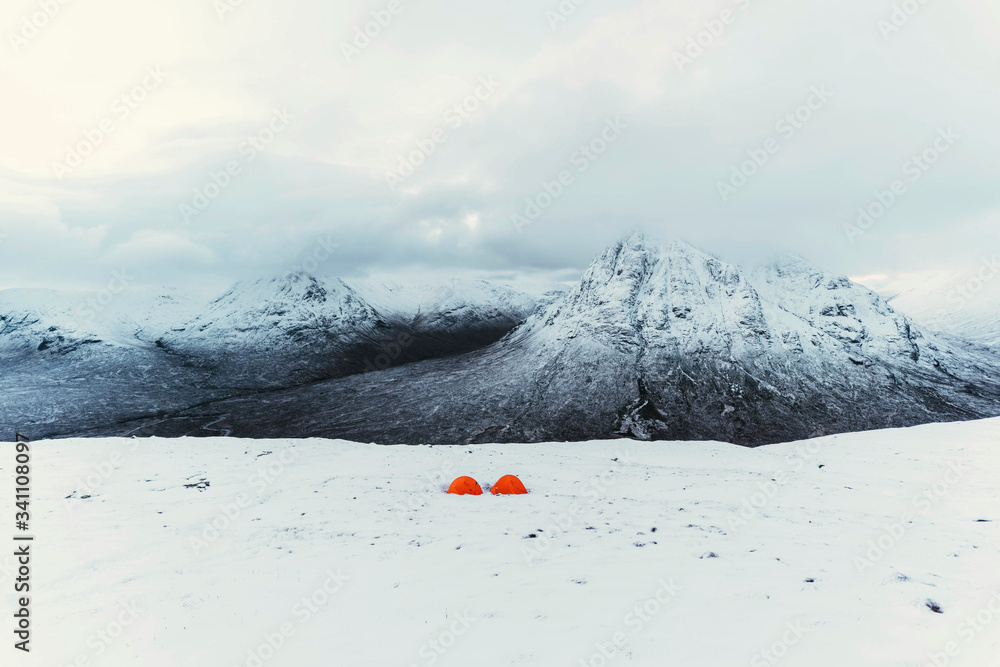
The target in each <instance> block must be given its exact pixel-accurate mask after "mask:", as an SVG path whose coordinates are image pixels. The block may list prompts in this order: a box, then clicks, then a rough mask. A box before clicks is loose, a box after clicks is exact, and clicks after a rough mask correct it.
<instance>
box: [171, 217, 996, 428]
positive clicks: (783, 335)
mask: <svg viewBox="0 0 1000 667" xmlns="http://www.w3.org/2000/svg"><path fill="white" fill-rule="evenodd" d="M216 414H219V415H225V416H227V417H228V418H230V419H231V420H233V421H234V423H235V424H236V427H235V429H234V433H235V434H237V435H253V436H276V435H296V436H314V435H315V436H335V437H344V438H349V439H355V440H362V441H374V442H383V443H397V442H400V443H415V442H431V443H456V442H458V443H464V442H492V441H495V442H516V441H525V442H538V441H546V440H582V439H588V438H601V437H617V436H631V437H637V438H641V439H712V440H724V441H729V442H734V443H740V444H748V445H756V444H763V443H768V442H777V441H782V440H793V439H796V438H804V437H809V436H815V435H822V434H829V433H837V432H844V431H856V430H866V429H874V428H883V427H895V426H905V425H912V424H918V423H924V422H932V421H949V420H959V419H970V418H976V417H984V416H995V415H997V414H1000V365H998V362H997V360H996V358H995V357H993V356H991V355H986V354H981V353H977V352H976V351H975V350H973V349H972V348H971V347H966V346H963V345H960V344H958V343H955V342H954V341H950V340H945V339H941V338H938V337H936V336H934V335H931V334H928V333H926V332H922V331H921V330H920V329H919V328H918V327H916V326H915V325H914V324H913V322H912V321H911V320H909V319H908V318H907V317H906V316H904V315H902V314H900V313H897V312H896V311H895V310H894V309H893V308H892V307H891V306H890V305H889V304H888V303H887V302H886V301H885V300H884V299H882V298H881V297H879V296H878V295H877V294H875V293H874V292H872V291H871V290H869V289H867V288H865V287H862V286H860V285H857V284H854V283H852V282H851V281H850V280H848V279H847V278H845V277H843V276H838V275H835V274H829V273H826V272H824V271H821V270H819V269H816V268H813V267H810V266H809V265H808V264H806V263H805V262H804V261H803V260H801V259H799V258H787V259H786V260H784V261H782V262H779V263H776V264H773V265H770V266H764V267H760V268H757V269H753V270H750V271H745V270H742V269H740V268H738V267H736V266H734V265H730V264H726V263H724V262H722V261H720V260H719V259H717V258H715V257H712V256H710V255H708V254H706V253H703V252H701V251H699V250H697V249H695V248H693V247H691V246H689V245H686V244H683V243H673V244H670V245H666V246H664V245H660V244H657V243H653V242H650V241H648V240H646V239H645V238H644V237H642V236H641V235H633V236H631V237H629V238H627V239H625V240H623V241H621V242H619V243H617V244H615V245H613V246H612V247H610V248H608V249H607V250H606V251H605V252H604V253H603V254H602V255H601V256H600V257H598V258H597V259H596V260H595V261H594V263H593V264H592V265H591V267H590V268H589V269H588V271H587V272H586V274H585V275H584V276H583V278H582V279H581V281H580V283H579V285H578V286H577V287H576V288H575V289H573V290H571V291H570V292H568V293H567V294H565V295H564V296H563V297H562V298H561V299H559V300H557V301H555V302H554V303H551V304H550V305H548V306H547V307H545V308H544V309H542V310H540V311H538V312H536V313H534V314H533V315H532V316H531V317H529V318H528V320H527V321H526V322H525V323H524V324H522V325H521V326H519V327H518V328H517V329H515V330H514V331H512V332H511V333H509V334H508V335H507V336H505V337H504V338H503V339H502V340H500V341H498V342H497V343H495V344H493V345H491V346H488V347H485V348H482V349H480V350H477V351H475V352H472V353H469V354H467V355H462V356H458V357H451V358H447V359H435V360H430V361H426V362H422V363H419V364H414V365H410V366H405V367H399V368H391V369H388V370H386V371H383V372H381V373H376V374H367V375H361V376H353V377H348V378H343V379H339V380H334V381H329V382H322V383H317V384H314V385H310V386H308V387H301V388H297V389H292V390H287V391H282V392H276V393H273V394H270V395H269V396H268V399H267V402H266V404H263V405H258V404H257V403H255V402H254V401H252V400H233V401H226V402H221V403H212V404H209V405H205V406H202V407H200V408H198V409H197V410H193V411H190V412H189V413H186V414H185V415H181V416H179V418H178V419H177V420H175V422H173V423H172V424H165V425H162V426H161V427H160V428H161V429H163V430H161V431H160V432H164V433H179V432H187V431H188V430H189V427H190V424H191V422H198V421H200V420H203V419H205V418H207V417H209V416H212V415H216Z"/></svg>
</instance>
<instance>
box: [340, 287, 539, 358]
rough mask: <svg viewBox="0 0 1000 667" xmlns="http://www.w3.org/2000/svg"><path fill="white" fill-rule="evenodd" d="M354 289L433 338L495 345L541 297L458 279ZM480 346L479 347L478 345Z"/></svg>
mask: <svg viewBox="0 0 1000 667" xmlns="http://www.w3.org/2000/svg"><path fill="white" fill-rule="evenodd" d="M354 285H355V288H356V289H357V290H358V291H359V292H361V293H362V294H364V295H365V297H366V298H367V299H368V300H369V301H370V302H372V303H377V304H379V308H380V310H381V312H383V313H385V314H386V315H387V316H388V317H390V318H392V319H394V320H396V321H401V322H405V323H406V324H407V326H409V327H412V329H413V331H414V332H415V333H417V334H421V335H425V336H431V337H442V338H448V337H454V336H455V335H456V334H461V335H472V336H473V337H475V338H476V339H478V341H480V342H482V343H483V344H486V343H492V342H494V341H495V340H497V339H499V338H501V337H502V336H503V335H504V334H506V333H507V332H508V331H510V330H511V329H513V328H514V327H515V326H517V325H518V324H520V323H521V322H523V321H524V320H525V319H526V318H527V317H528V316H529V315H530V314H531V313H532V312H533V311H534V310H535V308H536V307H537V306H538V303H539V301H538V299H536V298H534V297H532V296H531V295H529V294H526V293H524V292H519V291H517V290H515V289H512V288H510V287H506V286H504V285H499V284H496V283H491V282H487V281H485V280H459V279H454V280H451V281H449V282H447V283H445V284H438V285H434V284H423V285H420V284H406V285H401V284H399V283H383V282H376V281H364V282H358V283H355V284H354ZM477 347H478V346H477Z"/></svg>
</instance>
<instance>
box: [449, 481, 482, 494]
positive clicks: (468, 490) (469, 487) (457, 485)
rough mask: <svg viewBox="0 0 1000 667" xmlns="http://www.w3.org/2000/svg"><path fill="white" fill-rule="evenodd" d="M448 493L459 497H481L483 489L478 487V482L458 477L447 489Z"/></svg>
mask: <svg viewBox="0 0 1000 667" xmlns="http://www.w3.org/2000/svg"><path fill="white" fill-rule="evenodd" d="M448 493H454V494H457V495H460V496H464V495H466V494H468V495H472V496H481V495H483V489H482V487H481V486H479V482H477V481H476V480H474V479H472V478H471V477H459V478H458V479H456V480H455V481H454V482H452V483H451V486H449V487H448Z"/></svg>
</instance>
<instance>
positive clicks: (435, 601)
mask: <svg viewBox="0 0 1000 667" xmlns="http://www.w3.org/2000/svg"><path fill="white" fill-rule="evenodd" d="M4 452H5V454H3V455H2V457H0V464H2V466H3V473H2V475H0V479H3V480H4V486H3V489H5V490H4V491H3V496H4V497H10V498H12V496H13V479H12V477H13V475H12V470H11V465H12V463H13V459H14V456H13V445H7V446H6V447H5V448H4ZM32 456H33V461H32V466H33V475H32V479H33V485H34V490H33V493H34V499H33V505H32V508H33V511H32V522H33V525H32V528H33V530H32V532H33V533H34V534H35V536H36V539H35V542H34V543H33V546H32V550H33V560H32V598H31V609H32V620H33V627H32V631H33V634H32V644H31V647H32V652H31V653H30V655H23V654H21V653H20V652H19V651H15V650H14V649H13V648H12V644H13V640H12V639H11V637H12V635H11V630H12V627H13V621H12V617H11V612H10V611H5V612H4V614H3V616H4V617H5V618H6V619H7V620H6V622H5V623H6V624H7V625H8V626H10V627H5V628H0V629H2V630H3V633H4V635H5V636H6V637H7V638H8V639H7V641H6V642H5V645H4V646H3V648H2V649H0V655H2V656H3V657H2V659H0V663H2V664H4V665H13V664H17V665H22V664H23V665H44V666H45V667H52V666H60V667H62V666H68V665H81V666H84V665H87V666H89V665H95V666H103V665H109V666H110V665H129V666H132V665H142V666H143V667H159V666H171V667H174V666H180V665H185V666H188V665H204V666H206V667H235V666H237V665H241V666H244V667H248V666H249V667H254V666H256V667H262V666H264V665H267V666H271V665H288V666H293V667H311V666H317V667H320V666H322V667H327V666H341V665H345V666H348V665H371V666H377V667H385V666H390V665H400V666H401V667H409V666H411V665H418V666H421V667H423V666H428V667H429V666H430V665H441V666H447V665H470V664H475V665H486V666H489V667H493V666H501V665H539V666H544V667H553V666H556V665H566V666H567V667H576V666H578V665H592V666H594V667H598V666H600V665H617V664H621V665H624V664H634V665H648V666H650V667H662V666H667V665H683V666H685V667H696V666H702V665H704V666H710V667H717V666H728V665H750V666H751V667H756V666H759V665H773V664H780V665H787V666H788V667H793V666H804V667H821V666H826V665H830V666H837V667H840V666H843V665H851V666H863V665H878V666H880V667H887V666H899V667H903V666H908V667H922V666H923V665H938V666H940V665H945V664H947V665H968V666H970V667H985V666H988V665H1000V419H992V420H984V421H978V422H966V423H957V424H936V425H928V426H921V427H917V428H910V429H900V430H892V431H875V432H867V433H859V434H853V435H840V436H832V437H825V438H820V439H816V440H811V441H804V442H797V443H789V444H780V445H772V446H768V447H762V448H758V449H744V448H740V447H736V446H732V445H725V444H718V443H706V442H698V443H693V442H676V443H668V442H656V443H640V442H633V441H625V440H621V441H604V442H591V443H570V444H543V445H479V446H470V447H446V446H437V447H428V446H395V447H389V446H374V445H366V444H355V443H348V442H343V441H329V440H299V441H281V440H270V441H263V440H236V439H227V438H218V439H180V440H165V439H137V440H129V439H121V440H117V439H108V440H60V441H49V442H39V443H33V444H32ZM508 473H512V474H516V475H518V476H520V477H521V479H522V480H523V481H524V483H525V485H526V486H527V487H528V489H529V491H530V493H529V495H527V496H510V497H495V496H492V495H490V494H488V493H487V494H484V495H482V496H453V495H447V494H445V493H444V489H445V488H446V486H447V484H448V482H450V481H451V479H453V478H454V477H456V476H458V475H464V474H467V475H471V476H474V477H475V478H477V479H478V480H479V481H480V482H481V483H484V484H487V483H489V482H491V481H494V480H496V479H498V478H499V477H500V476H502V475H504V474H508ZM11 502H12V501H11ZM6 507H7V509H6V510H5V516H6V517H7V519H6V520H7V522H8V525H10V524H11V523H12V522H13V510H12V508H11V507H10V505H9V504H6ZM3 539H9V538H3ZM10 544H12V543H10ZM12 551H13V548H6V547H5V548H3V550H2V553H3V554H5V555H4V556H0V565H2V566H3V569H2V570H0V578H2V579H3V582H2V583H0V586H2V591H3V599H4V609H5V610H12V609H13V608H14V595H13V593H12V581H11V578H12V576H15V575H14V574H13V558H12V556H11V555H9V554H11V553H12ZM931 607H934V608H935V609H936V611H935V610H934V609H932V608H931Z"/></svg>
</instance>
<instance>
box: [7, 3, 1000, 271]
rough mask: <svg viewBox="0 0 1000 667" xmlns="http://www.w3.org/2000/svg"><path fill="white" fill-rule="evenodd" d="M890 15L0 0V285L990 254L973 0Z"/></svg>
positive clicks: (834, 10)
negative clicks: (627, 241) (775, 256)
mask: <svg viewBox="0 0 1000 667" xmlns="http://www.w3.org/2000/svg"><path fill="white" fill-rule="evenodd" d="M903 5H905V8H906V9H909V10H910V11H913V10H916V11H915V12H914V13H913V14H912V15H910V14H907V13H906V12H905V11H904V10H903V9H902V8H899V9H897V10H896V11H895V12H894V1H893V0H877V1H876V2H871V1H870V0H865V1H861V0H825V1H818V0H796V1H795V2H790V1H785V2H775V1H773V0H751V1H749V2H748V1H746V0H740V1H739V2H732V1H721V2H705V1H703V0H683V1H677V0H654V1H649V2H627V1H613V0H585V1H584V2H582V4H581V5H580V6H579V7H577V6H576V5H575V4H574V3H573V0H563V2H562V3H561V4H560V1H559V0H551V1H548V2H547V1H545V0H477V1H476V2H474V3H460V2H454V1H452V2H443V1H441V0H393V2H390V1H389V0H376V1H374V2H319V1H317V0H281V1H280V2H279V1H278V0H171V1H170V2H163V1H162V0H157V1H154V0H86V1H85V2H84V1H83V0H80V1H76V0H66V4H60V3H59V2H58V0H45V1H42V0H5V1H4V3H3V7H2V9H0V30H2V31H3V43H2V44H0V96H2V100H0V121H2V122H0V257H2V262H0V287H13V286H22V287H31V286H43V287H46V286H53V287H81V288H82V287H93V286H99V285H101V284H102V283H105V282H107V281H108V280H110V279H111V277H112V272H113V271H116V270H119V271H120V270H121V269H123V268H125V269H127V270H128V271H129V272H130V275H132V276H134V281H135V283H136V284H142V283H147V284H161V283H170V284H183V283H188V284H202V285H207V284H216V283H218V284H225V283H228V282H231V281H232V280H235V279H241V278H247V277H260V276H265V275H271V274H275V273H280V272H284V271H286V270H289V269H291V268H294V267H299V266H305V267H306V268H311V269H314V270H315V272H316V273H319V274H324V275H341V276H345V277H363V276H365V275H372V274H379V273H382V272H395V273H405V272H408V271H415V270H421V269H433V270H436V271H438V272H445V273H447V272H456V273H460V272H469V271H475V272H479V273H481V274H489V275H496V276H508V277H510V276H525V275H544V276H553V277H575V276H578V275H579V273H580V272H581V271H582V270H583V269H584V268H585V267H586V265H587V264H588V263H589V262H590V261H591V259H592V258H593V257H594V256H595V255H596V254H597V253H599V252H600V250H601V249H602V248H603V247H604V246H606V245H608V244H609V243H611V242H613V241H614V240H615V239H616V238H618V237H620V236H621V235H622V234H624V233H627V232H628V231H630V230H632V229H640V230H642V231H644V232H646V233H647V235H649V236H652V237H655V238H659V239H663V240H669V239H672V238H683V239H686V240H688V241H690V242H692V243H694V244H695V245H699V246H701V247H703V248H705V249H706V250H709V251H712V252H716V253H718V254H720V255H721V256H722V257H723V258H726V259H730V260H733V261H748V260H754V259H758V258H761V257H766V256H767V255H769V254H770V253H772V252H774V251H776V250H791V251H795V252H798V253H801V254H803V255H805V256H806V257H808V258H810V259H812V260H813V261H815V262H817V263H818V264H820V265H822V266H823V267H825V268H827V269H830V270H834V271H839V272H843V273H847V274H850V275H865V274H872V273H892V272H898V271H915V270H922V269H931V268H938V269H939V268H952V269H962V268H963V267H972V266H974V265H978V263H979V262H980V261H981V257H982V256H984V255H989V254H992V253H994V252H996V250H997V248H998V245H1000V187H997V186H998V183H1000V157H998V156H1000V123H998V119H1000V113H998V111H1000V40H998V39H997V34H1000V3H997V2H996V1H994V0H990V1H988V2H983V0H949V1H948V2H935V1H931V2H926V4H922V5H921V4H918V3H917V2H916V0H908V2H906V3H903ZM46 7H47V8H48V9H47V11H48V12H49V13H50V14H54V15H52V16H51V17H50V16H47V15H46V14H45V13H44V11H45V8H46ZM560 8H562V9H560ZM569 9H573V11H572V12H570V11H569ZM393 10H395V13H393ZM377 20H381V22H382V24H385V25H380V24H378V23H371V22H373V21H377ZM366 24H367V26H366ZM366 27H367V30H368V32H369V33H372V34H374V36H371V37H369V36H367V35H365V34H364V31H365V30H366ZM375 33H377V34H375ZM692 40H693V41H692ZM698 42H701V45H702V46H698ZM699 49H700V52H699ZM456 105H458V108H456ZM810 106H811V108H810ZM788 114H791V117H787V115H788ZM421 145H422V146H423V149H420V148H419V147H420V146H421ZM581 147H589V148H588V151H587V152H586V153H585V152H582V151H581ZM431 148H433V151H431ZM414 151H421V152H420V153H414ZM925 153H926V155H925ZM921 155H925V157H924V158H920V159H921V162H920V163H917V162H913V161H912V158H913V157H914V156H918V157H919V156H921ZM753 156H756V158H757V162H762V164H760V165H759V166H758V165H757V164H753V163H749V164H744V163H745V162H746V161H747V160H750V159H752V157H753ZM765 158H766V160H765ZM401 159H405V160H407V161H410V162H411V164H412V163H414V162H419V163H421V164H419V165H418V166H416V167H415V168H414V169H413V171H412V173H410V171H409V168H408V167H404V168H402V169H401V168H400V162H401ZM924 159H926V160H927V161H928V162H923V160H924ZM930 162H933V163H932V164H931V163H930ZM741 166H742V168H743V169H744V171H745V172H752V175H750V176H749V177H747V178H745V182H744V180H743V178H742V177H740V176H737V177H733V169H734V167H736V168H737V169H739V168H740V167H741ZM227 168H229V169H230V171H229V172H228V173H227ZM390 174H391V176H390ZM560 177H562V178H563V183H560V182H559V181H560ZM894 181H898V183H896V189H897V192H896V193H895V194H893V193H892V192H891V191H892V188H893V183H894ZM546 183H547V184H548V186H547V189H548V191H549V192H546V186H545V185H544V184H546ZM720 183H723V184H726V185H725V187H723V186H720ZM876 191H879V192H882V191H886V192H888V193H889V194H882V195H880V197H881V199H882V200H883V202H882V203H881V204H879V202H878V198H877V197H876V194H875V193H876ZM553 194H554V195H555V196H552V195H553ZM526 200H531V201H532V202H534V205H537V206H538V207H539V208H538V211H535V210H534V209H533V207H532V206H529V204H528V202H527V201H526ZM890 200H892V201H890ZM883 204H885V205H886V206H885V208H886V210H885V213H884V214H883V215H882V216H881V217H878V218H875V217H873V218H872V219H871V221H870V222H866V223H865V224H866V225H867V229H863V228H862V226H858V217H859V215H858V209H859V208H860V207H864V208H871V209H872V210H873V211H874V212H875V213H878V212H879V210H880V206H881V205H883ZM543 206H544V208H543ZM539 211H540V214H539V215H537V216H535V215H534V214H535V213H537V212H539ZM529 214H530V215H529ZM516 215H520V216H524V217H523V218H517V217H514V216H516ZM532 218H533V219H532ZM518 221H520V224H518ZM850 225H855V227H849V226H850ZM852 230H853V231H852ZM860 232H863V234H861V233H860ZM333 246H336V247H333ZM310 257H312V258H313V259H314V260H316V261H315V262H314V261H312V260H310V259H309V258H310ZM317 258H318V259H317ZM320 260H322V261H320Z"/></svg>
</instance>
